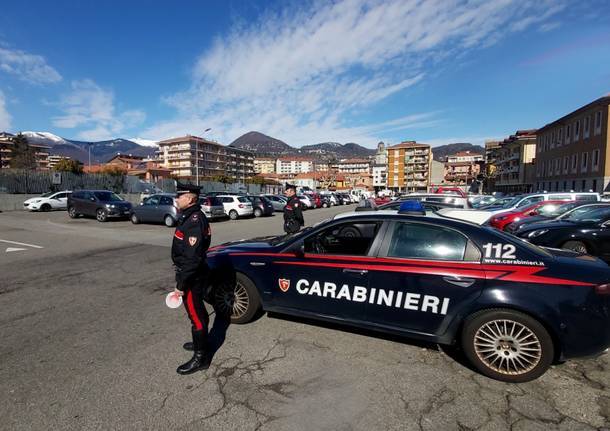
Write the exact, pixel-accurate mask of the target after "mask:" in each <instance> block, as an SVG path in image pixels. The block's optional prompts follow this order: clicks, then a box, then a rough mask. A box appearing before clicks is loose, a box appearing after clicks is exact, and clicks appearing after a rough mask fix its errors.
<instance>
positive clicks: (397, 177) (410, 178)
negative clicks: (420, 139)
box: [387, 141, 432, 192]
mask: <svg viewBox="0 0 610 431" xmlns="http://www.w3.org/2000/svg"><path fill="white" fill-rule="evenodd" d="M387 156H388V170H387V178H388V188H389V189H391V190H394V191H397V192H427V191H428V187H429V185H430V165H431V163H432V148H431V147H430V145H426V144H418V143H417V142H415V141H406V142H402V143H400V144H398V145H394V146H391V147H388V149H387Z"/></svg>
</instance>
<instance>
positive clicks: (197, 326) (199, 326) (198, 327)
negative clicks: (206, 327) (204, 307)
mask: <svg viewBox="0 0 610 431" xmlns="http://www.w3.org/2000/svg"><path fill="white" fill-rule="evenodd" d="M186 306H187V308H188V312H189V314H190V315H191V319H193V323H194V324H195V329H196V330H198V331H201V330H202V329H203V325H202V324H201V320H199V316H197V311H195V306H194V305H193V294H192V293H191V291H190V290H189V291H188V292H187V293H186Z"/></svg>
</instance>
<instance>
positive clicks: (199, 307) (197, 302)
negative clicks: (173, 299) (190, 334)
mask: <svg viewBox="0 0 610 431" xmlns="http://www.w3.org/2000/svg"><path fill="white" fill-rule="evenodd" d="M204 288H205V278H202V279H199V280H196V281H194V282H193V284H192V285H189V286H187V288H186V289H185V292H184V297H183V298H182V303H183V304H184V308H186V313H187V314H188V316H189V319H190V321H191V326H192V329H193V331H204V333H207V331H208V323H209V322H210V316H209V315H208V311H207V310H206V309H205V305H204V303H203V292H204Z"/></svg>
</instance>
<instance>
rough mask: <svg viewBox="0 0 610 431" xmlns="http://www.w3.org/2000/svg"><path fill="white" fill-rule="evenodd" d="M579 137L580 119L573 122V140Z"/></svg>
mask: <svg viewBox="0 0 610 431" xmlns="http://www.w3.org/2000/svg"><path fill="white" fill-rule="evenodd" d="M579 138H580V120H576V123H574V140H575V141H577V140H578V139H579Z"/></svg>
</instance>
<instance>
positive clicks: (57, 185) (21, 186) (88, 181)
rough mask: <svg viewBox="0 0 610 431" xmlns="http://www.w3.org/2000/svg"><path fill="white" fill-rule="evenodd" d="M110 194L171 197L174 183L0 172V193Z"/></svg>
mask: <svg viewBox="0 0 610 431" xmlns="http://www.w3.org/2000/svg"><path fill="white" fill-rule="evenodd" d="M200 185H201V191H202V192H203V193H206V192H217V191H226V192H227V193H250V194H259V193H278V192H280V188H279V187H276V188H278V190H275V188H274V186H268V185H266V186H261V185H260V184H242V183H228V184H225V183H219V182H213V181H205V182H201V183H200ZM81 189H93V190H112V191H113V192H116V193H147V194H149V193H158V192H166V193H174V192H175V191H176V181H174V180H171V179H164V180H159V181H157V182H156V183H154V184H152V183H149V182H146V181H143V180H141V179H140V178H138V177H136V176H131V175H109V174H85V173H83V174H74V173H71V172H55V171H33V170H26V169H1V170H0V193H12V194H21V193H23V194H33V193H46V192H51V191H59V190H81Z"/></svg>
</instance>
